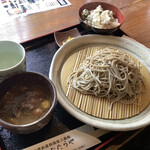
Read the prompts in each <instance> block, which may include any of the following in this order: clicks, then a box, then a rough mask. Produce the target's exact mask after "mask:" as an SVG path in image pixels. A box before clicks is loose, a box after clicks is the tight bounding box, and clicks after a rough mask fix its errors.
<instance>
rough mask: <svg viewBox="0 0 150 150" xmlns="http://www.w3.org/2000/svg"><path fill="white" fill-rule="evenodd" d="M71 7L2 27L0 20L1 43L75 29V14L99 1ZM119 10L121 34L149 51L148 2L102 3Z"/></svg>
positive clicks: (79, 0)
mask: <svg viewBox="0 0 150 150" xmlns="http://www.w3.org/2000/svg"><path fill="white" fill-rule="evenodd" d="M69 1H70V2H71V4H72V5H71V6H67V7H64V8H59V9H53V10H49V11H45V12H41V13H37V14H33V15H29V16H26V17H21V18H17V19H14V20H11V21H9V22H7V23H6V22H5V23H3V21H2V20H0V40H13V41H16V42H19V43H25V42H28V41H31V40H33V39H36V38H39V37H43V36H45V35H49V34H51V33H54V32H56V31H60V30H62V29H65V28H68V27H71V26H75V25H78V24H79V23H80V22H79V20H78V10H79V8H80V7H81V6H82V5H83V4H84V3H87V2H93V1H98V0H69ZM101 1H103V2H108V3H111V4H113V5H116V6H117V7H119V8H121V10H122V11H123V13H124V15H125V22H124V24H123V25H122V27H121V30H122V31H123V32H124V33H126V34H127V35H128V36H130V37H131V38H134V39H135V40H137V41H139V42H141V43H143V44H145V45H146V46H148V47H150V41H148V40H149V38H150V32H149V26H150V8H149V6H150V0H101Z"/></svg>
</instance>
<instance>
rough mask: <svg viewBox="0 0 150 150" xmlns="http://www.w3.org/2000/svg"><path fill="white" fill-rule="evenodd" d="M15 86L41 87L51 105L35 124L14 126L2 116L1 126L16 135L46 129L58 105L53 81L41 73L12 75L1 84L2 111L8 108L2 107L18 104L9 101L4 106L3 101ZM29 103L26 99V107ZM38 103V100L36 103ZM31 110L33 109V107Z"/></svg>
mask: <svg viewBox="0 0 150 150" xmlns="http://www.w3.org/2000/svg"><path fill="white" fill-rule="evenodd" d="M15 85H18V86H22V85H29V86H30V85H31V87H35V86H37V87H40V88H41V89H43V91H46V92H47V94H48V97H49V98H48V99H47V102H48V104H50V105H49V107H48V108H47V109H48V110H47V111H46V112H45V113H44V114H43V115H42V116H40V118H38V119H37V120H34V121H33V122H31V121H30V122H29V123H25V124H23V123H22V124H14V123H12V122H8V121H6V120H4V119H3V118H2V117H1V116H0V124H1V125H2V126H3V127H4V128H6V129H7V130H9V131H11V132H14V133H20V134H29V133H33V132H36V131H38V130H40V129H41V128H42V127H44V126H45V125H46V124H47V123H48V122H49V121H50V119H51V117H52V114H53V111H54V109H55V106H56V103H57V99H56V90H55V87H54V85H53V83H52V81H51V80H49V79H48V78H47V77H46V76H44V75H42V74H40V73H35V72H19V73H15V74H13V75H10V76H8V77H7V78H5V79H4V80H2V81H1V83H0V109H1V110H2V109H5V108H6V107H2V106H3V105H7V107H9V106H8V105H10V104H11V105H15V104H16V102H14V103H11V102H9V101H6V102H3V104H2V99H3V98H4V96H6V94H8V92H9V90H10V89H13V88H14V86H15ZM20 88H21V87H18V92H20ZM29 92H30V93H32V91H29ZM15 93H17V92H15ZM17 95H19V94H17ZM7 96H8V95H7ZM8 98H10V97H9V96H8ZM19 98H20V97H19ZM19 98H18V99H17V98H15V101H16V100H19ZM10 99H11V98H10ZM29 100H30V99H29ZM19 103H20V106H19V107H21V102H19ZM27 103H30V101H28V102H27V99H25V101H24V105H26V104H27ZM36 103H38V100H37V101H36ZM29 105H30V104H29ZM16 107H17V106H16ZM30 109H32V107H31V108H30ZM4 111H5V110H4ZM38 111H39V110H38ZM36 112H37V111H36ZM31 115H33V114H31ZM37 115H38V114H37ZM6 117H7V116H6Z"/></svg>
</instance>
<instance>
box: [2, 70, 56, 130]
mask: <svg viewBox="0 0 150 150" xmlns="http://www.w3.org/2000/svg"><path fill="white" fill-rule="evenodd" d="M21 74H34V75H38V76H41V77H42V78H44V79H45V80H47V81H48V82H49V83H50V85H51V87H52V89H53V93H54V97H53V99H52V105H51V106H50V108H49V110H48V111H47V112H46V113H45V114H44V115H43V116H42V117H41V118H39V119H38V120H36V121H34V122H31V123H27V124H23V125H19V124H18V125H16V124H12V123H8V122H6V121H4V120H2V119H1V118H0V124H1V125H2V126H3V125H5V126H7V127H13V128H21V127H25V128H26V127H30V126H33V125H35V124H37V123H39V122H40V121H41V120H43V119H44V118H45V117H47V116H48V115H49V114H50V113H53V111H54V109H55V107H56V104H57V92H56V88H55V85H54V83H53V82H52V81H51V80H50V79H49V78H48V77H47V76H45V75H44V74H42V73H39V72H35V71H21V72H16V73H13V74H11V75H9V76H7V77H6V78H4V79H2V80H1V81H0V84H1V83H2V82H5V81H6V80H8V79H11V78H13V77H15V76H16V75H17V76H18V75H21Z"/></svg>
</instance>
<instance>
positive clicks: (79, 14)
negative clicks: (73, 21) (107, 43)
mask: <svg viewBox="0 0 150 150" xmlns="http://www.w3.org/2000/svg"><path fill="white" fill-rule="evenodd" d="M91 4H97V5H101V4H104V5H109V6H112V7H114V8H116V9H117V10H118V12H119V13H120V14H121V16H122V18H123V19H122V22H119V23H120V25H118V26H116V27H114V28H110V29H99V28H96V27H93V26H90V25H88V24H86V23H85V22H84V20H83V19H82V17H81V13H80V12H81V10H82V9H84V7H85V6H87V5H91ZM78 18H79V20H80V22H82V23H83V24H85V25H87V26H89V27H91V28H94V29H98V30H100V31H102V30H105V31H110V30H113V29H115V28H119V27H120V26H121V25H122V24H123V23H124V20H125V16H124V14H123V12H122V10H121V9H120V8H119V7H117V6H115V5H113V4H110V3H106V2H88V3H86V4H84V5H82V6H81V7H80V8H79V10H78ZM117 19H118V18H117Z"/></svg>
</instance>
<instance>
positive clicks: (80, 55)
mask: <svg viewBox="0 0 150 150" xmlns="http://www.w3.org/2000/svg"><path fill="white" fill-rule="evenodd" d="M100 48H101V47H100V46H91V47H90V46H89V47H83V48H80V49H79V51H77V52H76V53H74V54H73V55H71V56H70V57H69V58H68V59H67V60H66V62H65V63H64V66H63V68H62V71H61V84H62V88H63V91H64V93H66V96H67V98H68V100H69V101H70V102H71V103H72V104H74V105H75V106H76V107H77V108H78V109H80V110H81V111H83V112H85V113H87V114H89V115H92V116H94V117H99V118H104V119H125V118H130V117H133V116H135V115H138V114H139V113H141V112H142V111H143V110H144V109H145V108H146V107H147V106H148V104H149V102H150V98H149V92H148V90H149V89H150V85H149V84H148V83H150V75H149V72H148V70H147V69H146V67H145V66H144V65H143V64H141V63H140V62H139V61H138V60H137V59H136V58H134V57H133V56H131V55H129V56H130V58H131V59H133V60H134V61H135V62H136V63H137V64H140V65H139V66H140V67H139V70H140V72H141V74H142V77H143V81H144V85H145V90H144V93H142V94H141V95H140V96H139V97H138V99H137V100H136V101H135V103H133V104H123V103H120V102H115V103H114V104H113V105H112V108H111V109H110V105H111V102H110V101H109V100H107V99H103V98H99V97H96V96H93V95H85V94H82V93H80V92H79V91H77V90H76V89H73V88H71V87H70V86H69V85H68V83H67V81H68V77H69V75H70V74H71V73H72V71H75V70H76V69H77V68H78V67H79V65H80V63H81V62H82V61H83V60H84V59H85V58H86V57H87V56H90V55H92V54H93V53H94V52H95V51H97V50H98V49H100Z"/></svg>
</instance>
